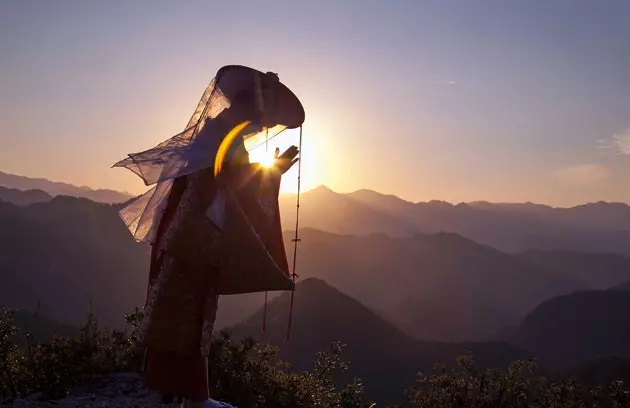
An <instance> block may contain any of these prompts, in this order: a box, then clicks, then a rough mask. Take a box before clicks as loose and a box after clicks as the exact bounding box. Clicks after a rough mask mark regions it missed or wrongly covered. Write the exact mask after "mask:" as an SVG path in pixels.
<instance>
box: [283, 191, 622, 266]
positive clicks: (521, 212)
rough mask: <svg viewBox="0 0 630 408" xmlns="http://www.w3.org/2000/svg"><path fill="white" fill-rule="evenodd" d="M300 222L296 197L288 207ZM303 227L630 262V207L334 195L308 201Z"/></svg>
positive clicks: (286, 199) (306, 197)
mask: <svg viewBox="0 0 630 408" xmlns="http://www.w3.org/2000/svg"><path fill="white" fill-rule="evenodd" d="M281 208H282V214H283V215H284V216H285V219H290V220H292V219H294V218H295V197H294V196H290V195H285V196H283V197H282V201H281ZM300 225H302V226H304V227H312V228H317V229H321V230H324V231H329V232H334V233H338V234H359V235H365V234H370V233H385V234H387V235H391V236H411V235H414V234H417V233H425V234H431V233H438V232H453V233H456V234H459V235H462V236H464V237H466V238H469V239H471V240H473V241H476V242H479V243H482V244H486V245H490V246H492V247H494V248H497V249H500V250H502V251H506V252H520V251H525V250H528V249H544V250H556V249H565V250H574V251H586V252H615V253H620V254H630V206H628V205H626V204H622V203H605V202H598V203H591V204H584V205H580V206H577V207H572V208H554V207H549V206H545V205H540V204H532V203H524V204H492V203H487V202H476V203H460V204H457V205H453V204H449V203H446V202H442V201H430V202H423V203H412V202H408V201H405V200H402V199H400V198H398V197H396V196H392V195H383V194H380V193H377V192H374V191H370V190H359V191H356V192H354V193H350V194H338V193H335V192H333V191H332V190H330V189H328V188H326V187H319V188H316V189H314V190H311V191H308V192H306V193H303V195H302V197H301V205H300Z"/></svg>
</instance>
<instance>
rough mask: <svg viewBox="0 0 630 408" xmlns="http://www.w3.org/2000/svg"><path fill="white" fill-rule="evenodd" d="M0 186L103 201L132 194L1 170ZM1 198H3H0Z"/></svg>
mask: <svg viewBox="0 0 630 408" xmlns="http://www.w3.org/2000/svg"><path fill="white" fill-rule="evenodd" d="M0 186H4V187H7V188H12V189H16V190H22V191H26V190H41V191H44V192H46V193H48V194H49V195H51V196H60V195H66V196H72V197H83V198H88V199H90V200H92V201H96V202H101V203H109V204H113V203H121V202H124V201H127V200H129V199H130V198H132V196H131V195H130V194H128V193H121V192H119V191H114V190H103V189H99V190H94V189H92V188H90V187H85V186H81V187H78V186H75V185H73V184H68V183H60V182H57V181H50V180H47V179H44V178H31V177H24V176H18V175H15V174H9V173H3V172H0ZM0 199H1V198H0Z"/></svg>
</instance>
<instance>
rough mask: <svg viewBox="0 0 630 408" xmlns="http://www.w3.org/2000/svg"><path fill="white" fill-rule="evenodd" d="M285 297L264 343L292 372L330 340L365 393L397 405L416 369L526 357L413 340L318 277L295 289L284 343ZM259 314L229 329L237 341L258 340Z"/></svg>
mask: <svg viewBox="0 0 630 408" xmlns="http://www.w3.org/2000/svg"><path fill="white" fill-rule="evenodd" d="M289 308H290V294H289V293H285V294H282V295H280V296H278V297H277V298H276V299H274V300H273V301H271V302H270V303H269V305H268V307H267V331H266V334H265V336H264V339H263V340H264V341H265V342H268V343H270V344H274V345H278V346H279V347H280V357H281V358H284V359H287V360H288V361H290V362H291V363H292V364H293V366H294V367H295V368H296V369H299V370H305V369H310V368H312V367H311V363H312V356H313V355H314V354H315V353H316V352H318V351H322V350H325V349H327V348H328V347H329V345H330V344H332V343H333V342H336V341H339V342H341V343H343V344H346V345H347V350H346V352H345V354H344V355H345V357H346V358H347V359H348V360H350V361H351V372H352V375H353V376H358V377H361V378H362V379H364V383H365V385H366V390H367V392H368V394H369V395H371V396H374V398H375V399H377V401H378V400H381V401H389V402H392V401H399V402H400V399H401V397H402V392H403V390H404V389H405V388H407V387H408V386H409V385H411V384H412V382H413V380H414V377H415V374H416V372H418V371H425V372H430V371H431V369H432V367H433V364H434V363H435V362H437V361H442V362H444V363H446V364H452V363H454V362H455V359H456V357H458V356H459V355H463V354H465V353H467V352H468V351H471V352H473V353H474V354H475V356H476V358H477V360H478V362H479V364H480V366H482V367H483V366H492V367H497V368H504V367H506V364H507V362H509V361H511V360H514V359H517V358H525V357H527V355H526V354H525V353H524V352H521V351H519V350H517V349H515V348H514V347H511V346H509V345H507V344H504V343H460V344H458V343H434V342H426V341H416V340H413V339H412V338H411V337H408V336H406V335H405V334H403V333H402V332H401V331H399V330H398V329H396V328H395V327H394V326H393V325H391V324H390V323H388V322H386V321H385V320H383V319H382V318H381V317H379V316H378V315H377V314H375V313H374V312H372V311H370V310H369V309H368V308H366V307H365V306H364V305H362V304H361V303H359V302H358V301H356V300H354V299H352V298H351V297H349V296H347V295H345V294H344V293H342V292H340V291H338V290H336V289H335V288H333V287H331V286H330V285H328V284H327V283H325V282H323V281H321V280H319V279H306V280H304V281H302V282H300V283H299V284H298V285H297V288H296V293H295V304H294V315H293V316H294V317H293V321H294V325H293V330H292V332H291V339H290V342H289V343H288V344H285V342H284V339H285V335H286V332H287V322H288V312H289ZM262 320H263V310H262V309H261V310H259V311H258V312H256V313H255V314H254V315H253V316H251V317H250V318H249V319H247V320H246V321H244V322H242V323H240V324H238V325H236V326H234V327H233V328H232V329H231V331H232V334H233V335H234V336H235V337H237V338H244V337H254V338H257V339H260V338H261V322H262Z"/></svg>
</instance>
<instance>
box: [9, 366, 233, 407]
mask: <svg viewBox="0 0 630 408" xmlns="http://www.w3.org/2000/svg"><path fill="white" fill-rule="evenodd" d="M4 407H11V408H44V407H46V408H52V407H59V408H75V407H76V408H78V407H83V408H180V407H181V404H180V403H170V404H165V403H163V402H162V397H161V395H160V394H159V393H157V392H155V391H152V390H149V389H147V388H145V387H144V386H143V384H142V377H141V375H140V374H137V373H114V374H109V375H106V376H103V377H101V378H98V379H96V380H94V381H91V382H89V383H87V384H84V385H82V386H79V387H75V388H74V389H73V390H72V393H71V394H70V395H68V396H67V397H65V398H63V399H60V400H58V401H41V400H40V394H33V395H30V396H28V397H26V398H24V399H22V400H18V401H15V402H14V403H13V404H10V405H6V404H4V405H3V404H0V408H4ZM204 408H235V407H233V406H232V405H229V404H225V403H222V402H218V401H214V400H210V401H209V402H208V403H207V404H206V406H205V407H204Z"/></svg>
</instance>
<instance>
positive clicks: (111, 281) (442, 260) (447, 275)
mask: <svg viewBox="0 0 630 408" xmlns="http://www.w3.org/2000/svg"><path fill="white" fill-rule="evenodd" d="M366 194H367V193H366ZM389 200H391V203H390V204H389V205H390V206H396V205H398V204H396V203H398V201H397V199H395V198H391V197H390V198H389ZM403 205H404V204H403ZM117 208H118V206H117V205H116V206H111V205H107V204H101V203H95V202H92V201H90V200H87V199H82V198H73V197H65V196H59V197H55V198H54V199H51V200H50V201H48V202H39V203H34V204H31V205H27V206H16V205H13V204H9V203H0V223H1V224H0V225H2V228H1V229H0V265H2V268H3V275H4V279H5V282H6V283H5V284H4V285H2V287H0V302H4V303H7V304H9V305H10V306H14V307H18V308H21V309H27V310H28V309H30V310H32V309H33V308H34V307H35V305H36V304H37V302H38V300H39V301H40V303H41V307H42V312H43V313H44V314H46V315H47V316H50V317H51V318H54V319H57V320H59V321H61V322H64V323H71V324H79V323H80V322H81V321H82V319H83V317H84V315H85V312H86V311H87V308H88V305H89V302H90V300H91V301H92V303H93V305H94V307H95V308H98V309H99V312H100V317H101V319H102V321H103V323H105V324H108V325H115V326H118V325H121V324H122V323H123V320H122V316H123V314H124V313H125V312H127V311H129V310H130V309H131V308H133V307H134V306H136V305H141V304H142V303H143V301H144V296H145V291H146V281H147V274H148V253H149V250H148V248H147V247H146V246H143V245H139V244H137V243H136V242H134V241H133V239H132V238H131V236H130V234H129V233H128V231H127V230H126V228H125V227H124V225H123V224H122V222H121V221H120V219H119V218H118V216H117V214H116V210H117ZM285 219H286V217H285ZM300 235H301V236H302V242H301V244H300V249H299V252H298V268H299V269H298V274H299V275H300V276H302V277H304V278H307V277H317V278H322V279H325V280H326V281H327V282H329V283H330V284H332V285H333V286H335V287H337V288H339V289H341V290H343V291H344V292H346V293H348V294H349V295H351V296H353V297H354V298H356V299H358V300H359V301H361V302H362V303H364V304H366V305H368V306H370V307H371V308H372V309H374V310H376V311H377V312H378V313H379V314H381V315H382V316H383V317H385V318H386V319H388V320H390V321H392V322H394V323H395V324H396V326H397V327H399V328H401V329H403V330H404V331H405V332H406V333H408V334H410V335H412V336H414V337H416V338H421V339H433V340H479V339H486V338H489V337H490V336H491V335H493V334H495V333H496V332H498V331H500V330H501V329H503V328H504V327H508V326H512V325H515V324H517V323H518V322H519V321H520V319H521V318H522V317H523V316H524V315H525V314H526V313H527V312H528V311H530V310H531V309H533V308H534V307H535V306H537V305H538V303H539V302H541V301H543V300H546V299H549V298H552V297H554V296H557V295H560V294H565V293H569V292H571V291H574V290H578V289H590V288H592V287H593V286H589V285H587V284H585V283H584V281H583V279H581V278H580V275H579V274H577V273H576V275H575V276H572V275H571V272H570V271H568V270H564V271H561V270H559V269H558V268H556V267H553V268H552V267H548V266H546V265H544V264H542V265H541V264H540V262H539V263H534V262H531V261H530V260H528V259H523V257H522V256H521V255H518V256H515V255H510V254H506V253H503V252H500V251H497V250H495V249H493V248H490V247H488V246H485V245H480V244H477V243H475V242H473V241H471V240H469V239H465V238H463V237H461V236H459V235H456V234H447V233H441V234H427V235H415V236H411V237H407V238H402V237H398V238H392V237H389V236H387V235H385V234H372V235H363V236H359V235H340V234H331V233H326V232H322V231H316V230H312V229H305V230H303V231H301V232H300ZM288 238H289V237H287V240H286V242H288V243H289V242H290V239H288ZM289 253H290V254H291V253H292V251H289ZM602 256H605V255H602ZM611 257H612V258H614V259H617V258H615V257H617V255H614V254H613V255H611ZM611 265H612V266H611V271H610V272H608V273H610V274H613V275H615V274H618V276H624V274H625V273H626V271H627V269H626V264H625V263H624V262H620V263H618V264H615V263H614V262H613V263H611ZM552 266H553V265H552ZM617 267H618V268H621V269H623V271H615V270H614V268H617ZM615 276H617V275H615ZM607 279H608V278H607ZM615 279H616V278H615ZM271 297H272V298H273V294H271ZM263 301H264V295H263V294H253V295H247V296H229V297H224V298H223V299H221V308H220V313H219V318H218V321H217V327H224V326H226V325H230V324H234V323H236V322H238V321H240V320H242V319H244V318H245V317H247V316H248V315H249V314H250V313H252V312H253V311H254V310H256V309H257V308H258V307H260V306H261V305H262V304H263Z"/></svg>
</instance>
